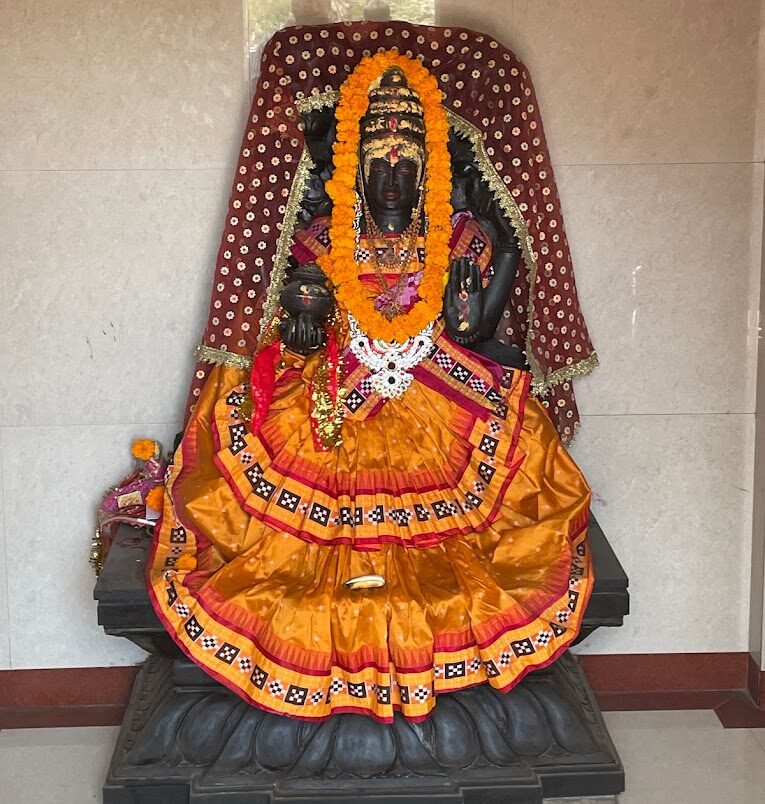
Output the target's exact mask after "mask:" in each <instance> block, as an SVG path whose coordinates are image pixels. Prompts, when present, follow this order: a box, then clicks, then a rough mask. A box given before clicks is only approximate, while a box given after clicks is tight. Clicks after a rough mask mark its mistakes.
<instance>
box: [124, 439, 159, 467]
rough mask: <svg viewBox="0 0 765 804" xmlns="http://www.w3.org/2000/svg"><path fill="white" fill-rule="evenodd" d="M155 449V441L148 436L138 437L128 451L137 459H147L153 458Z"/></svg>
mask: <svg viewBox="0 0 765 804" xmlns="http://www.w3.org/2000/svg"><path fill="white" fill-rule="evenodd" d="M156 451H157V442H156V441H152V440H151V439H150V438H138V439H136V440H135V441H134V442H133V446H132V447H131V448H130V452H131V453H132V454H133V457H134V458H137V459H138V460H139V461H148V460H149V458H153V457H154V454H155V452H156Z"/></svg>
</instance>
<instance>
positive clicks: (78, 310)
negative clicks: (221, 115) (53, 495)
mask: <svg viewBox="0 0 765 804" xmlns="http://www.w3.org/2000/svg"><path fill="white" fill-rule="evenodd" d="M230 181H231V177H230V176H229V174H228V171H218V170H195V171H86V172H42V171H40V172H31V173H27V172H12V173H0V195H1V196H2V197H3V198H4V199H6V201H5V203H4V204H2V205H0V253H2V254H3V259H2V261H0V295H2V297H3V299H6V300H7V303H6V304H4V310H3V316H2V318H1V319H0V339H1V340H2V342H3V344H4V348H3V350H2V352H0V374H1V375H2V376H3V382H2V384H0V424H6V425H7V424H13V425H19V424H37V425H42V424H87V423H99V424H114V423H119V422H131V423H139V422H156V421H164V422H167V421H175V420H177V419H178V418H179V417H180V416H181V412H182V410H183V405H184V402H185V395H186V393H187V391H188V384H189V382H190V377H191V369H192V365H193V352H194V349H195V347H196V345H197V343H198V342H199V339H200V337H201V333H202V329H203V327H204V322H205V319H206V312H207V305H208V303H209V293H210V284H211V281H212V270H213V266H214V262H215V254H216V252H217V248H218V243H219V240H220V231H221V228H222V225H223V219H224V215H225V203H226V197H227V194H228V191H229V182H230Z"/></svg>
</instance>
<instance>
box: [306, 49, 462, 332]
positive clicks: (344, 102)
mask: <svg viewBox="0 0 765 804" xmlns="http://www.w3.org/2000/svg"><path fill="white" fill-rule="evenodd" d="M389 67H399V68H400V69H401V70H402V71H403V73H404V75H405V76H406V79H407V81H408V83H409V87H410V88H411V89H412V90H414V91H415V92H416V93H417V95H418V96H419V98H420V102H421V103H422V106H423V109H424V121H423V122H424V126H425V150H426V167H425V179H424V181H425V188H424V189H425V203H424V208H425V215H426V217H427V221H428V229H427V234H426V235H425V265H424V268H423V277H422V281H421V282H420V286H419V288H418V294H419V297H420V298H419V300H418V301H417V302H416V303H415V304H414V306H413V307H412V309H411V310H410V311H409V312H407V313H403V314H401V315H398V316H396V317H395V318H393V319H392V320H388V319H387V318H386V317H385V316H384V315H383V314H382V313H380V312H378V311H377V310H376V309H375V307H374V301H373V300H372V299H370V298H369V296H368V293H367V292H366V291H365V290H364V288H363V287H362V285H361V283H360V282H359V281H358V265H357V264H356V258H355V256H356V255H355V249H356V244H355V232H354V226H353V222H354V215H355V210H354V205H355V202H356V192H355V188H356V177H357V175H358V171H359V140H360V132H359V121H360V120H361V118H362V117H363V115H364V114H365V113H366V111H367V107H368V105H369V96H368V93H369V89H370V86H371V85H372V83H373V82H374V81H375V80H377V79H378V78H380V76H381V75H382V74H383V73H384V72H385V70H387V69H388V68H389ZM442 97H443V95H442V92H441V90H440V89H439V87H438V82H437V81H436V79H435V77H434V76H433V75H431V74H430V73H429V72H428V70H427V69H426V68H425V67H423V66H422V65H421V64H420V62H418V61H416V60H414V59H410V58H408V57H407V56H402V55H400V54H399V53H397V52H396V51H393V50H389V51H385V52H383V53H378V54H377V55H375V56H371V57H370V56H368V57H366V58H364V59H362V61H361V62H360V63H359V64H358V66H357V67H356V69H355V70H354V71H353V72H352V73H351V75H350V76H349V77H348V79H347V80H346V81H345V83H344V84H343V85H342V86H341V87H340V101H339V103H338V106H337V110H336V112H335V116H336V119H337V136H336V139H335V144H334V166H335V170H334V174H333V176H332V178H331V179H330V180H329V181H328V182H327V185H326V189H327V193H328V194H329V197H330V198H331V199H332V203H333V208H332V220H331V224H330V241H331V243H332V248H331V250H330V251H329V253H327V254H324V255H322V256H321V257H320V258H319V260H318V263H319V265H320V266H321V268H322V270H323V271H324V273H325V274H326V275H327V276H328V277H329V279H330V281H331V282H332V284H333V285H334V286H335V298H336V299H337V301H338V304H339V305H340V307H341V308H342V309H344V310H346V311H348V312H349V313H350V314H351V315H352V316H353V317H354V318H355V319H356V321H357V322H358V324H359V327H360V328H361V330H362V331H363V332H364V333H365V334H366V335H367V336H368V337H369V338H372V339H375V340H382V341H395V342H396V343H403V342H405V341H406V340H407V339H408V338H412V337H414V336H415V335H417V333H419V332H421V331H422V330H423V329H424V328H425V327H426V326H427V325H428V324H430V323H431V322H432V321H435V320H436V318H438V316H439V314H440V312H441V308H442V305H443V292H444V283H445V281H446V278H447V272H448V268H449V254H450V251H449V240H450V238H451V217H452V206H451V191H452V182H451V162H450V158H449V149H448V146H447V142H448V137H449V125H448V123H447V120H446V113H445V111H444V109H443V107H442V106H441V100H442Z"/></svg>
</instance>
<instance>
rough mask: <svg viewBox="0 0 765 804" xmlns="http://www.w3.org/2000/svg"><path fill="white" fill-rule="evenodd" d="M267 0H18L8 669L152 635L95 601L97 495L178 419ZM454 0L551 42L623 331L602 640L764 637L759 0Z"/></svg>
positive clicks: (11, 25) (1, 436) (6, 481)
mask: <svg viewBox="0 0 765 804" xmlns="http://www.w3.org/2000/svg"><path fill="white" fill-rule="evenodd" d="M264 2H267V0H264ZM243 5H244V4H243V2H242V1H241V0H219V2H217V3H214V4H210V3H205V2H201V0H184V2H180V0H154V1H153V2H147V1H146V0H131V2H127V0H125V2H113V3H109V4H101V5H98V4H93V3H88V2H86V1H85V0H64V2H57V3H52V2H42V3H36V4H33V3H30V2H18V3H15V4H11V3H5V4H1V5H0V75H2V76H3V80H2V81H0V107H1V108H2V109H3V114H2V115H0V199H2V202H1V203H0V298H2V300H3V316H2V319H1V320H0V338H1V339H2V349H0V377H2V378H3V379H2V382H0V480H1V481H2V496H1V497H0V517H2V518H0V525H4V527H3V528H2V529H0V539H2V538H3V537H4V540H5V542H4V544H5V551H4V552H3V551H1V550H0V584H2V583H3V582H4V581H7V583H6V584H5V589H0V635H5V634H6V633H7V634H8V638H7V639H6V638H5V636H0V668H2V667H19V668H21V667H42V666H76V665H98V664H120V663H127V662H131V661H135V660H137V659H138V658H139V656H140V653H139V652H138V651H137V650H134V649H132V648H131V647H130V646H129V645H127V644H123V643H121V642H120V641H119V640H116V639H112V638H107V637H105V636H103V635H102V634H101V633H100V631H99V629H98V627H97V626H96V622H95V607H94V604H93V603H92V601H91V600H90V596H91V594H92V580H93V579H92V576H91V574H90V570H89V567H88V565H87V547H88V542H89V537H90V533H91V525H92V511H93V507H94V505H95V503H96V500H97V498H98V495H99V493H100V491H101V489H102V488H103V487H104V486H105V485H107V484H108V483H109V482H111V481H113V480H114V479H116V478H117V477H119V475H120V474H121V473H123V472H124V471H126V470H127V469H128V468H129V465H130V459H129V455H128V449H129V443H130V440H131V438H132V437H134V436H139V435H148V436H157V437H160V438H163V439H164V440H165V441H167V442H169V441H170V439H171V438H172V434H173V433H174V431H175V430H176V429H177V427H178V422H179V418H180V412H181V404H182V399H183V396H184V394H185V392H186V387H187V382H188V378H189V370H190V366H191V351H192V349H193V347H194V345H195V343H196V341H197V338H198V336H199V332H200V329H201V327H202V323H203V317H204V309H205V306H206V303H207V295H208V292H209V284H210V275H211V266H212V260H213V256H214V253H215V251H216V248H217V245H218V243H217V241H218V237H219V231H220V226H221V222H222V215H223V210H224V206H225V200H226V195H227V193H228V189H229V184H230V181H231V169H232V165H233V162H234V160H235V157H236V153H237V145H238V140H239V137H240V132H241V129H240V127H241V125H242V122H243V117H244V105H245V102H246V96H247V87H246V83H245V78H244V77H245V75H246V73H247V65H246V64H245V57H244V54H245V52H246V43H247V40H246V25H245V24H244V20H243V17H242V7H243ZM303 6H305V7H306V8H309V7H310V3H309V4H307V5H306V4H303V5H302V6H301V4H296V5H295V9H297V12H298V14H299V13H300V9H301V8H303ZM309 10H310V9H309ZM305 13H308V12H307V11H306V12H305ZM434 13H435V18H436V21H437V22H438V23H439V24H442V25H467V26H469V27H473V28H480V29H484V30H486V31H488V32H490V33H492V34H494V35H495V36H497V37H499V38H501V39H502V40H504V41H505V42H507V43H508V44H509V45H510V46H511V47H512V48H513V49H514V50H515V51H516V52H517V54H518V55H519V56H520V57H521V58H522V59H523V60H524V61H526V63H527V64H528V66H529V67H530V69H531V74H532V77H533V78H534V82H535V86H536V89H537V92H538V94H539V98H540V105H541V109H542V114H543V119H544V120H545V125H546V130H547V135H548V140H549V144H550V149H551V153H552V158H553V161H554V163H555V165H556V172H557V176H558V181H559V186H560V191H561V196H562V202H563V209H564V214H565V217H566V220H567V225H568V229H569V234H570V240H571V247H572V250H573V254H574V257H575V260H576V266H577V272H578V278H579V285H580V288H581V297H582V301H583V306H584V308H585V312H586V314H587V316H588V319H589V321H590V324H591V328H592V334H593V337H594V339H595V341H596V345H597V347H598V349H599V352H600V355H601V362H602V365H601V367H600V368H599V369H598V370H597V371H596V373H595V374H593V375H592V376H591V377H590V378H588V379H587V380H585V381H583V382H581V383H580V384H579V389H580V392H579V396H580V400H581V408H582V413H583V414H584V422H583V428H582V431H581V433H580V435H579V437H578V441H577V443H576V445H575V449H574V453H575V457H576V458H577V459H578V460H579V461H580V463H581V464H582V466H583V468H584V469H585V471H586V473H587V474H588V476H589V478H590V479H591V482H592V485H593V489H594V494H595V509H596V512H597V514H598V516H599V518H600V520H601V522H602V524H603V526H604V528H605V530H606V532H607V534H608V536H609V538H610V539H611V540H612V542H613V544H614V545H615V547H616V548H617V551H618V553H619V556H620V558H621V559H622V561H623V562H624V564H625V567H626V568H627V570H628V572H629V574H630V577H631V584H632V593H633V614H632V615H631V616H630V617H629V618H628V620H627V624H626V625H625V626H624V628H622V629H620V630H619V631H618V632H608V633H600V634H597V635H596V636H595V637H594V638H593V639H592V640H590V641H588V643H586V644H585V646H583V649H584V650H594V651H599V652H612V651H613V652H643V651H715V650H745V649H746V646H747V624H748V607H749V572H750V550H751V546H752V540H751V516H752V513H751V512H752V480H753V478H752V463H753V440H754V429H755V418H754V413H755V407H754V406H755V376H756V373H755V368H756V349H757V344H756V314H757V309H758V292H757V288H758V285H759V250H760V241H759V229H758V226H759V227H761V214H760V218H759V224H757V223H756V221H757V211H758V209H760V208H759V207H758V204H761V201H762V192H761V190H762V173H763V166H762V164H755V150H754V143H755V129H756V126H757V125H758V121H757V120H756V118H755V114H754V109H755V97H756V93H757V87H756V77H757V42H756V35H755V33H754V32H756V31H757V29H758V27H759V13H760V0H733V1H732V2H728V3H719V2H707V0H693V2H691V0H688V1H687V2H683V1H682V0H648V1H647V2H645V3H634V2H632V1H631V0H578V1H577V2H572V1H570V2H563V1H562V0H559V1H558V2H542V1H541V0H533V2H521V1H520V0H490V1H489V2H483V3H481V4H479V5H478V6H476V5H475V4H470V3H468V2H465V0H438V2H436V4H435V7H434ZM757 158H758V159H759V160H760V162H761V160H762V150H761V149H760V150H759V151H758V157H757ZM758 188H759V190H758ZM758 192H759V195H757V193H758ZM3 531H4V532H3ZM4 556H5V562H3V557H4ZM3 564H5V566H4V565H3ZM6 599H7V605H5V603H6ZM6 625H7V626H8V627H7V629H6Z"/></svg>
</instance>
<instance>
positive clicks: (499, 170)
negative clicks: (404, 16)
mask: <svg viewBox="0 0 765 804" xmlns="http://www.w3.org/2000/svg"><path fill="white" fill-rule="evenodd" d="M391 49H396V50H398V51H399V52H400V53H402V54H405V55H408V56H410V57H413V58H416V59H418V60H420V61H421V62H422V64H423V65H424V66H425V67H426V68H427V69H428V70H429V71H430V72H431V73H432V74H433V75H434V76H435V77H436V78H437V79H438V82H439V86H440V88H441V90H442V91H443V94H444V100H443V105H444V107H445V109H446V110H447V117H448V121H449V124H450V126H451V127H452V129H453V130H454V131H455V132H456V133H457V134H458V135H459V136H460V137H462V138H465V139H467V140H468V141H469V142H470V144H471V146H472V149H473V153H474V157H475V162H476V164H477V165H478V167H479V169H480V173H481V176H482V180H483V182H485V183H486V185H488V187H489V188H490V190H491V192H492V194H493V196H494V198H495V199H496V201H497V203H498V204H499V206H500V207H501V209H502V211H503V213H504V214H505V215H506V216H507V218H508V219H509V220H510V222H511V223H512V225H513V227H514V229H515V231H516V234H517V237H518V241H519V245H520V248H521V251H522V260H523V262H522V265H521V268H520V270H519V271H518V275H517V277H516V279H515V283H514V286H513V288H512V291H511V294H510V297H509V298H508V301H507V304H506V307H505V310H504V312H503V316H502V318H501V320H500V324H499V327H498V328H497V331H496V337H497V338H498V339H499V340H501V341H503V342H504V343H507V344H512V345H516V346H518V347H520V348H522V349H523V350H524V351H525V353H526V357H527V360H528V363H529V366H530V367H531V373H532V378H533V384H532V387H533V390H534V392H535V393H536V394H537V395H538V396H539V397H541V398H542V400H543V403H544V404H545V405H546V406H547V408H548V412H549V414H550V416H551V418H552V419H553V422H554V424H555V426H556V428H557V429H558V432H559V433H560V434H561V437H562V438H563V440H564V442H567V441H569V440H570V439H571V438H572V436H573V434H574V431H575V427H576V425H577V423H578V413H577V408H576V402H575V399H574V392H573V388H572V383H571V381H572V380H573V379H574V378H575V377H577V376H581V375H584V374H586V373H588V372H589V371H591V370H592V368H593V367H594V366H595V365H596V364H597V357H596V355H595V352H594V351H593V347H592V344H591V342H590V339H589V335H588V333H587V327H586V324H585V322H584V318H583V315H582V312H581V310H580V307H579V301H578V297H577V291H576V286H575V283H574V274H573V268H572V264H571V255H570V253H569V248H568V243H567V241H566V234H565V230H564V226H563V219H562V216H561V211H560V202H559V199H558V193H557V189H556V186H555V179H554V176H553V170H552V165H551V163H550V157H549V154H548V151H547V146H546V143H545V137H544V132H543V129H542V120H541V117H540V114H539V109H538V106H537V102H536V98H535V95H534V89H533V86H532V83H531V79H530V77H529V74H528V71H527V70H526V68H525V67H524V65H523V64H522V63H521V62H520V61H519V60H518V59H517V58H516V57H515V56H514V55H513V54H512V53H511V52H510V51H509V50H507V49H506V48H505V47H503V46H502V45H501V44H500V43H499V42H497V41H495V40H494V39H492V38H491V37H490V36H487V35H484V34H479V33H476V32H473V31H469V30H464V29H460V28H437V27H432V26H418V25H411V24H408V23H405V22H353V23H338V24H333V25H326V26H297V27H294V28H288V29H285V30H282V31H279V32H278V33H277V34H276V35H275V36H274V37H273V38H272V39H271V41H270V42H269V44H268V45H267V46H266V48H265V51H264V53H263V56H262V63H261V69H260V76H259V78H258V81H257V86H256V89H255V95H254V98H253V102H252V109H251V112H250V117H249V120H248V123H247V128H246V131H245V134H244V138H243V141H242V147H241V151H240V154H239V162H238V166H237V170H236V176H235V179H234V186H233V189H232V192H231V197H230V201H229V210H228V216H227V219H226V224H225V229H224V232H223V239H222V243H221V247H220V251H219V253H218V258H217V264H216V268H215V278H214V283H213V292H212V301H211V306H210V313H209V319H208V322H207V327H206V329H205V332H204V337H203V341H202V345H201V346H200V348H199V350H198V358H199V362H198V364H197V367H196V372H195V377H194V380H193V384H192V388H191V393H190V397H189V405H188V409H187V417H188V414H189V413H190V412H191V410H192V409H193V405H194V402H195V400H196V398H197V397H198V396H199V394H200V391H201V388H202V386H203V385H204V382H205V379H206V376H207V374H208V372H209V367H210V364H216V363H225V364H229V365H236V366H240V367H246V366H247V365H248V364H249V361H250V359H251V356H252V355H253V353H254V352H255V351H256V348H257V343H258V336H259V333H260V331H261V328H262V327H263V326H264V322H265V321H266V320H267V319H269V318H270V316H272V315H273V313H274V311H275V309H276V307H277V304H278V297H279V293H280V290H281V287H282V285H283V283H284V275H285V268H286V263H287V258H288V256H289V250H290V245H291V242H292V236H293V232H294V230H295V225H296V222H297V218H298V210H299V206H300V203H301V200H302V198H303V194H304V193H305V191H306V189H307V188H308V186H309V183H310V180H311V168H312V161H311V158H310V155H309V153H308V151H307V149H306V140H305V137H304V131H303V122H302V115H304V114H306V113H308V112H310V111H312V110H316V109H320V108H326V107H333V106H334V105H335V104H336V103H337V99H338V90H339V87H340V86H341V84H342V83H343V81H345V79H346V78H347V77H348V75H349V74H350V73H351V72H352V71H353V69H354V68H355V67H356V65H357V64H358V63H359V62H360V61H361V59H362V58H363V57H364V56H367V55H370V54H372V55H373V54H375V53H377V52H378V51H384V50H391Z"/></svg>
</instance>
